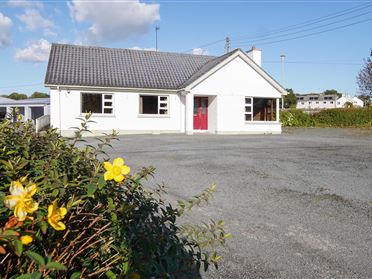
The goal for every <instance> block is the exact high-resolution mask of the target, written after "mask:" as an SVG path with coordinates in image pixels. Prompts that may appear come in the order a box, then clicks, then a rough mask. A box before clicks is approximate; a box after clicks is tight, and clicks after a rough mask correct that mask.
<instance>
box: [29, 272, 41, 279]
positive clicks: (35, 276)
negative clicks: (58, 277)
mask: <svg viewBox="0 0 372 279" xmlns="http://www.w3.org/2000/svg"><path fill="white" fill-rule="evenodd" d="M42 275H43V274H42V273H41V272H34V273H32V274H31V278H32V279H40V278H41V276H42Z"/></svg>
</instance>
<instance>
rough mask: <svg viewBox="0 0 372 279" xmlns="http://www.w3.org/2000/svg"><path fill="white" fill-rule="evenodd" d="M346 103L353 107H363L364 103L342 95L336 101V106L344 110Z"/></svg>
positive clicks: (356, 98)
mask: <svg viewBox="0 0 372 279" xmlns="http://www.w3.org/2000/svg"><path fill="white" fill-rule="evenodd" d="M347 103H351V104H352V105H353V107H363V106H364V103H363V101H362V100H361V99H359V98H358V97H352V96H348V95H343V96H342V97H341V98H339V99H338V100H337V103H336V106H337V107H338V108H344V107H345V106H346V105H347Z"/></svg>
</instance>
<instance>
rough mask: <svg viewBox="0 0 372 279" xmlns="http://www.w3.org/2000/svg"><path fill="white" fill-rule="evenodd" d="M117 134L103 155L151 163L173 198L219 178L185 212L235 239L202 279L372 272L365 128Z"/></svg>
mask: <svg viewBox="0 0 372 279" xmlns="http://www.w3.org/2000/svg"><path fill="white" fill-rule="evenodd" d="M120 139H121V140H120V142H115V143H114V149H113V150H110V151H109V152H108V153H109V155H110V156H111V157H115V156H123V157H124V158H125V160H126V163H127V164H129V165H130V166H131V167H132V169H134V170H138V169H139V168H140V167H141V166H149V165H153V166H155V167H156V168H157V172H156V176H155V178H154V181H155V182H159V183H160V182H162V181H164V182H165V183H166V185H167V186H168V188H169V195H170V199H171V200H173V201H175V200H177V199H180V198H187V197H191V196H192V195H194V194H196V193H199V192H201V191H202V190H203V189H204V188H206V187H207V186H208V185H210V184H211V183H216V184H217V187H218V188H217V192H216V194H215V198H214V199H213V201H212V203H211V204H210V205H209V206H207V207H203V208H202V209H198V210H197V211H195V214H192V215H191V216H188V217H187V218H188V219H191V220H193V221H200V220H201V219H202V218H204V219H209V218H214V219H223V220H225V223H226V229H227V231H229V232H231V233H232V234H233V236H234V237H233V238H232V239H229V241H228V244H227V246H226V248H225V249H224V251H223V252H224V253H225V258H224V260H223V261H222V262H221V265H220V268H219V270H218V271H215V270H213V268H212V269H211V271H210V272H208V273H207V274H203V278H217V279H218V278H347V279H350V278H372V202H371V201H372V178H371V174H372V130H359V129H288V130H285V131H284V133H283V134H282V135H257V136H256V135H255V136H254V135H250V136H216V135H206V134H201V135H194V136H184V135H130V136H122V137H121V138H120ZM154 181H151V182H154Z"/></svg>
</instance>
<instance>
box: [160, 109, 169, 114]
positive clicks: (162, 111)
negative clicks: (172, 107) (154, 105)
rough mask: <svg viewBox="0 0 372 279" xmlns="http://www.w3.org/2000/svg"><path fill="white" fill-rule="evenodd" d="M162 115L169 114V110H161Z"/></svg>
mask: <svg viewBox="0 0 372 279" xmlns="http://www.w3.org/2000/svg"><path fill="white" fill-rule="evenodd" d="M160 114H168V110H167V109H161V110H160Z"/></svg>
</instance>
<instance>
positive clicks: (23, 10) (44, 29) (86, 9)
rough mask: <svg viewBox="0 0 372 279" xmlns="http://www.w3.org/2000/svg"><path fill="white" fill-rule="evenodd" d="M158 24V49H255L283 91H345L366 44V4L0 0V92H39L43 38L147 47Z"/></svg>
mask: <svg viewBox="0 0 372 279" xmlns="http://www.w3.org/2000/svg"><path fill="white" fill-rule="evenodd" d="M315 19H318V20H316V21H317V22H314V21H315ZM363 21H364V22H363ZM351 24H352V25H351ZM156 25H159V26H160V31H159V49H160V50H161V51H171V52H186V51H188V52H190V53H193V52H194V53H203V54H209V55H221V54H223V53H224V51H225V50H224V42H223V39H224V38H225V37H226V35H227V34H228V35H229V37H230V39H231V47H232V49H233V48H236V47H240V48H242V49H243V50H248V49H250V47H251V45H252V44H255V45H256V47H258V48H259V49H261V50H262V61H263V68H264V69H265V70H266V71H267V72H269V74H271V75H272V76H273V77H274V78H275V79H277V80H278V81H279V82H282V83H283V85H284V86H285V87H287V88H293V89H294V90H295V91H296V92H300V93H308V92H321V91H324V90H326V89H333V88H334V89H337V90H338V91H341V92H346V93H348V94H352V95H353V94H357V86H356V83H355V77H356V75H357V73H358V71H359V69H360V68H361V66H362V64H363V59H364V58H366V57H368V55H369V54H370V51H371V48H372V36H371V29H372V28H371V27H372V1H315V0H314V1H312V0H307V1H274V0H272V1H265V0H262V1H249V0H246V1H244V0H241V1H175V0H173V1H171V0H168V1H151V2H149V1H138V0H129V1H123V0H112V1H97V0H91V1H88V0H86V1H75V0H71V1H60V0H55V1H31V0H7V1H0V66H1V72H0V94H8V93H10V92H13V91H17V92H24V93H27V94H31V93H32V92H34V91H42V92H47V89H46V88H44V86H43V81H44V76H45V70H46V64H47V62H46V61H47V58H48V53H49V48H50V43H53V42H60V43H73V44H83V45H98V46H107V47H124V48H133V47H135V48H141V49H153V48H154V47H155V32H154V28H155V26H156ZM346 25H350V26H348V27H346ZM343 26H345V27H343ZM283 29H284V30H283ZM288 29H289V30H288ZM330 29H336V30H332V31H329V32H325V31H327V30H330ZM322 32H323V33H322ZM311 33H317V34H314V35H312V36H308V35H309V34H311ZM303 36H305V37H304V38H296V37H303ZM294 38H296V39H294ZM216 41H219V42H217V43H215V44H211V45H208V44H209V43H212V42H216ZM278 41H281V42H278ZM206 45H207V46H206ZM281 54H285V55H286V58H285V60H284V61H285V63H284V77H283V76H282V71H281V63H280V55H281Z"/></svg>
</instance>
